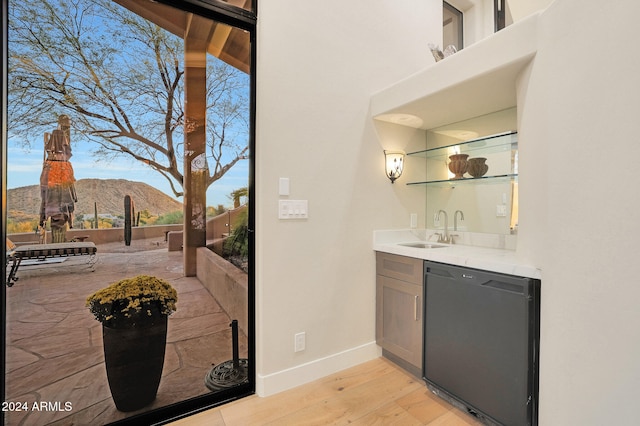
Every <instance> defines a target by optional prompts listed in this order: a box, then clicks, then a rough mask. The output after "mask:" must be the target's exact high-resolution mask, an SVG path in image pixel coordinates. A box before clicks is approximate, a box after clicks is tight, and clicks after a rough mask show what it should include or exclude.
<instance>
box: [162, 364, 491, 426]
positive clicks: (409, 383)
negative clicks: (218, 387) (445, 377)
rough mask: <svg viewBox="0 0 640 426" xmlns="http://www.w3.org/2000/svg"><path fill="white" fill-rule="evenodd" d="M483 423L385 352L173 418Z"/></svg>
mask: <svg viewBox="0 0 640 426" xmlns="http://www.w3.org/2000/svg"><path fill="white" fill-rule="evenodd" d="M269 424H272V425H326V424H334V425H343V424H350V425H362V426H370V425H401V426H409V425H438V426H441V425H446V426H463V425H464V426H466V425H480V423H479V422H478V421H477V419H475V418H474V417H472V416H470V415H468V414H467V413H463V412H462V411H460V410H458V409H456V408H454V407H452V406H451V405H449V404H447V403H446V402H444V401H443V400H442V399H440V398H438V397H437V396H435V395H433V394H432V393H431V392H430V391H429V390H428V389H427V388H426V386H425V384H424V381H422V380H421V379H418V378H415V377H413V376H411V375H410V374H408V373H406V372H405V371H404V370H402V369H400V368H399V367H397V366H396V365H395V364H393V363H391V362H390V361H387V360H386V359H384V358H379V359H376V360H373V361H369V362H366V363H364V364H361V365H358V366H356V367H353V368H350V369H348V370H344V371H341V372H339V373H336V374H333V375H331V376H327V377H324V378H322V379H320V380H317V381H315V382H312V383H309V384H306V385H303V386H300V387H297V388H295V389H291V390H288V391H285V392H281V393H278V394H276V395H273V396H270V397H267V398H260V397H258V396H255V395H254V396H251V397H248V398H244V399H242V400H239V401H235V402H232V403H229V404H226V405H223V406H221V407H218V408H214V409H211V410H209V411H205V412H203V413H200V414H196V415H194V416H191V417H187V418H185V419H182V420H179V421H176V422H173V423H171V425H172V426H205V425H206V426H237V425H242V426H245V425H269Z"/></svg>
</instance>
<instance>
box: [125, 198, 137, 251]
mask: <svg viewBox="0 0 640 426" xmlns="http://www.w3.org/2000/svg"><path fill="white" fill-rule="evenodd" d="M134 211H135V208H134V206H133V200H132V199H131V196H130V195H125V196H124V243H125V245H127V246H130V245H131V222H132V219H133V212H134Z"/></svg>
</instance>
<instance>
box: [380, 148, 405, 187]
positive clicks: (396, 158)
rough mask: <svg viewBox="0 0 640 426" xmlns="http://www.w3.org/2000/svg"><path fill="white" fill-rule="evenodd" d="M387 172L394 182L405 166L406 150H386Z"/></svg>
mask: <svg viewBox="0 0 640 426" xmlns="http://www.w3.org/2000/svg"><path fill="white" fill-rule="evenodd" d="M384 164H385V173H386V174H387V177H388V178H389V179H390V180H391V183H393V182H394V181H395V180H396V179H398V178H399V177H400V176H401V175H402V169H403V168H404V152H401V151H384Z"/></svg>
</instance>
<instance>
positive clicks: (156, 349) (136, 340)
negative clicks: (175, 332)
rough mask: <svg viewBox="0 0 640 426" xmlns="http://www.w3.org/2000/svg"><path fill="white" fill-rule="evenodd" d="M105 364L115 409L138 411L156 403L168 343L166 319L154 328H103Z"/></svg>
mask: <svg viewBox="0 0 640 426" xmlns="http://www.w3.org/2000/svg"><path fill="white" fill-rule="evenodd" d="M102 337H103V341H104V362H105V365H106V367H107V378H108V380H109V389H110V390H111V396H112V397H113V402H114V403H115V405H116V408H117V409H118V410H120V411H125V412H129V411H136V410H139V409H141V408H144V407H146V406H147V405H149V404H151V403H152V402H153V401H154V400H155V399H156V394H157V392H158V386H159V385H160V377H161V376H162V367H163V365H164V354H165V347H166V343H167V315H158V316H157V317H156V318H155V319H154V321H152V322H151V324H147V325H144V326H139V327H138V326H135V327H132V328H111V327H107V326H105V325H104V324H103V326H102Z"/></svg>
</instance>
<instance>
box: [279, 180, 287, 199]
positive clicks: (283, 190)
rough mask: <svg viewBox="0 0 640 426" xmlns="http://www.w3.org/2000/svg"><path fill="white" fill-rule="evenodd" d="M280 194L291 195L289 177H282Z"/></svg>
mask: <svg viewBox="0 0 640 426" xmlns="http://www.w3.org/2000/svg"><path fill="white" fill-rule="evenodd" d="M278 195H289V178H285V177H281V178H280V180H279V182H278Z"/></svg>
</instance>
